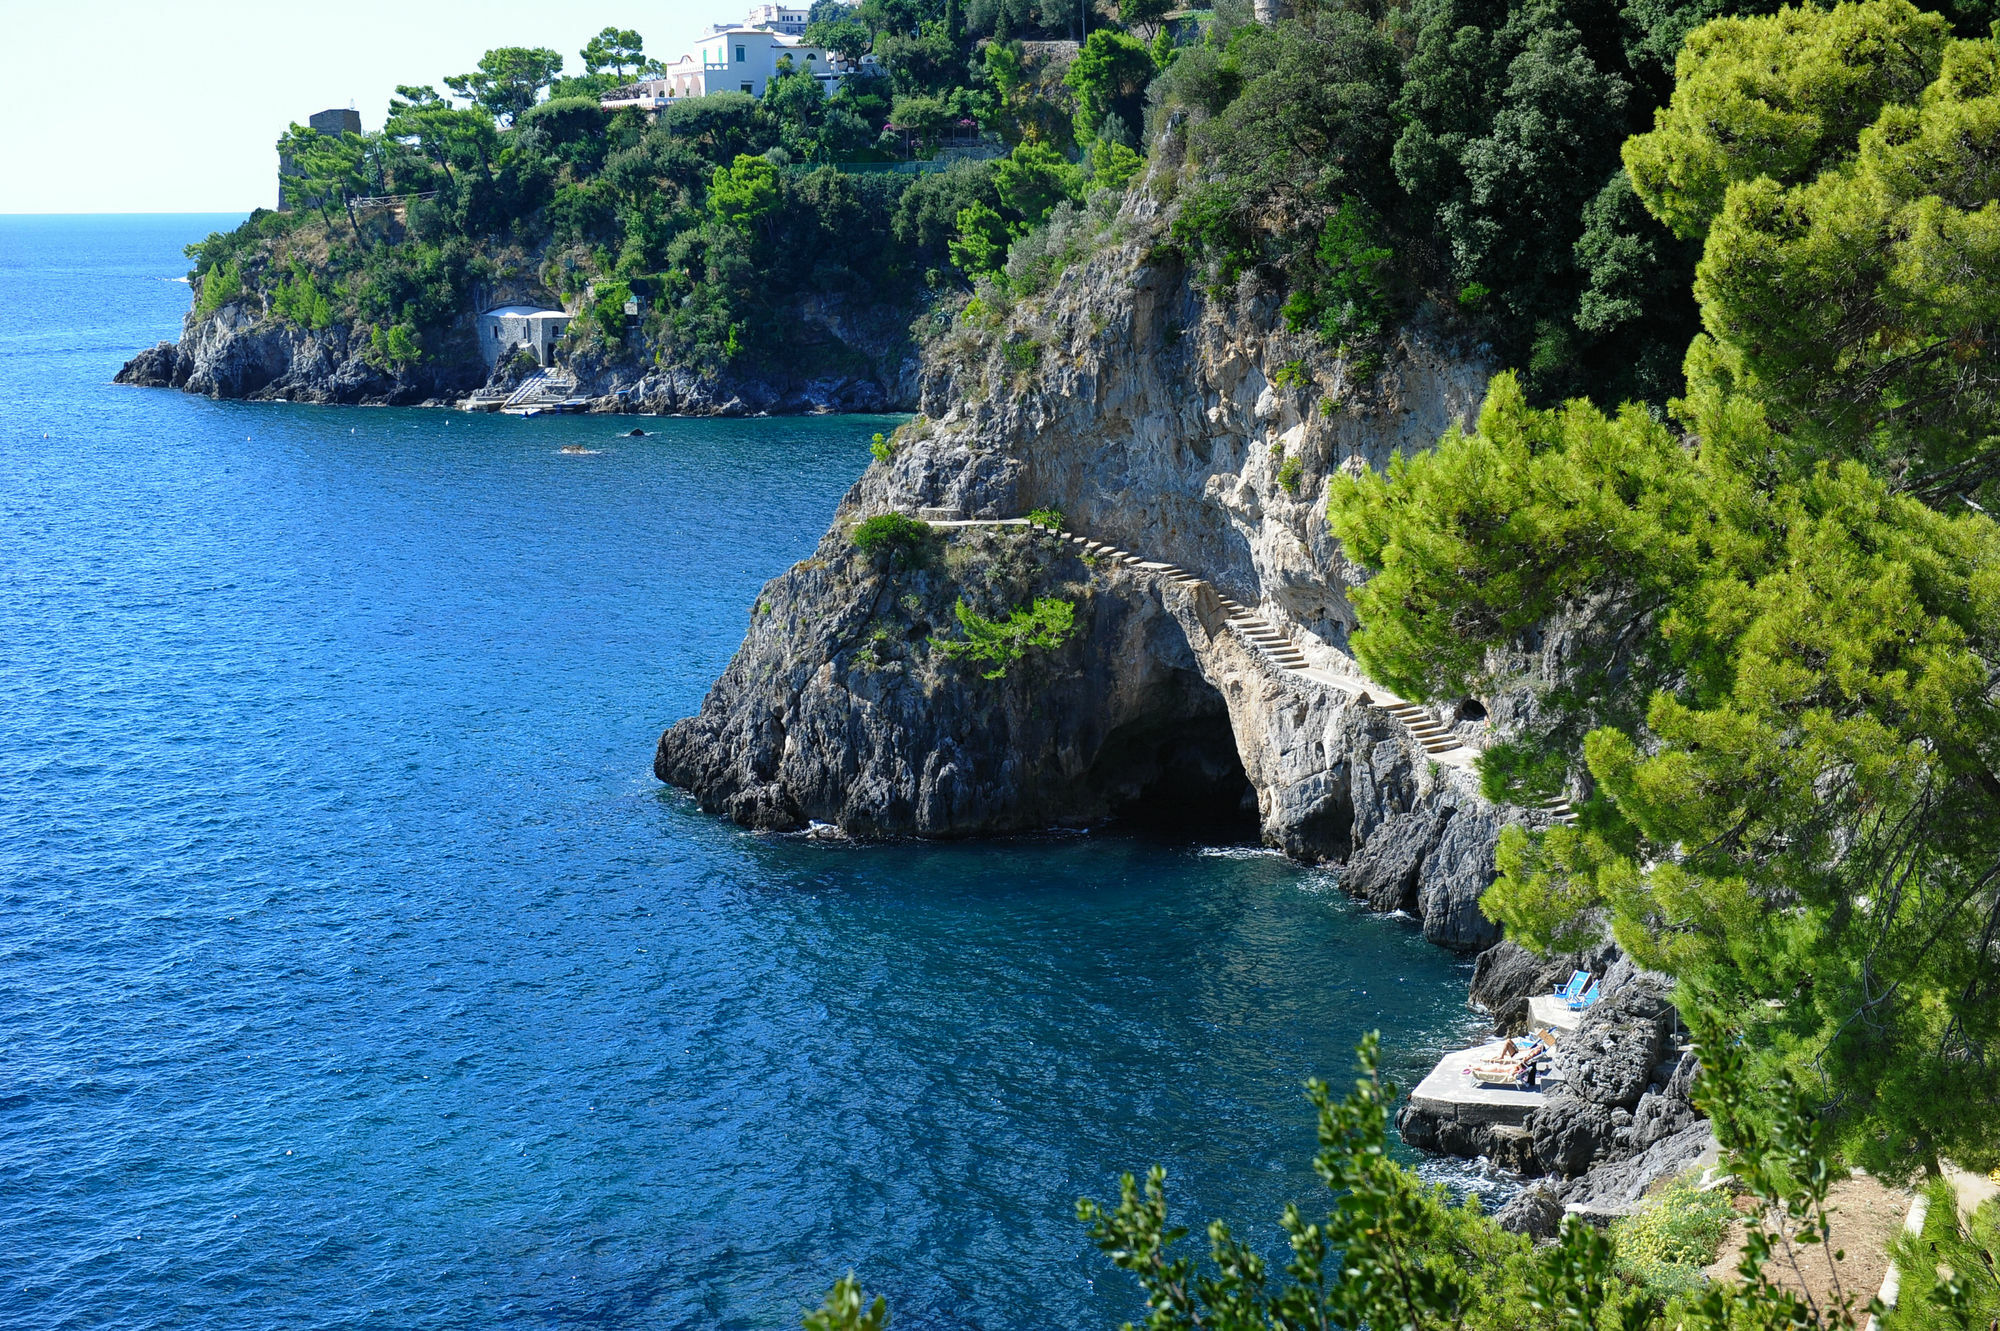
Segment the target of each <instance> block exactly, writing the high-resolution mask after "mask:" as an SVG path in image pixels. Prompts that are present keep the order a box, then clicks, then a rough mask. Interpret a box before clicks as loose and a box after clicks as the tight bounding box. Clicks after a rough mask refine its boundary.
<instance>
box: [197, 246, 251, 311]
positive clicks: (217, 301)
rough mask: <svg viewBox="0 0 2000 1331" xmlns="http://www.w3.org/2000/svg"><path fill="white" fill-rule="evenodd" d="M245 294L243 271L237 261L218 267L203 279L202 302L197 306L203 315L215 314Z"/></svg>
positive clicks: (207, 273) (203, 276) (209, 271)
mask: <svg viewBox="0 0 2000 1331" xmlns="http://www.w3.org/2000/svg"><path fill="white" fill-rule="evenodd" d="M242 294H243V269H242V267H241V265H239V264H238V263H237V262H236V260H234V259H231V260H229V261H228V262H227V263H223V264H218V265H217V266H215V267H213V268H211V269H209V270H208V272H206V273H204V274H203V275H202V278H201V301H200V302H199V303H198V304H197V305H196V306H195V308H196V309H198V310H200V311H201V313H202V314H203V315H210V314H214V313H215V312H216V311H217V310H219V309H221V308H222V307H223V306H224V305H227V304H228V303H229V302H230V301H232V300H235V299H236V298H237V297H238V296H240V295H242Z"/></svg>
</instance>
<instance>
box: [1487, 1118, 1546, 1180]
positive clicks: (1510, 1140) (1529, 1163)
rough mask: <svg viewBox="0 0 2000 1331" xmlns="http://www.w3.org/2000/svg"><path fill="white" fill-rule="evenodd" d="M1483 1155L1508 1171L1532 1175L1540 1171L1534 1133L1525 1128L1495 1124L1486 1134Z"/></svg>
mask: <svg viewBox="0 0 2000 1331" xmlns="http://www.w3.org/2000/svg"><path fill="white" fill-rule="evenodd" d="M1485 1155H1486V1158H1487V1159H1489V1160H1491V1161H1492V1162H1493V1163H1494V1164H1496V1165H1498V1166H1499V1167H1500V1168H1502V1169H1504V1170H1507V1171H1508V1172H1509V1173H1514V1174H1521V1175H1525V1176H1528V1177H1532V1176H1534V1175H1536V1174H1539V1173H1541V1172H1542V1167H1541V1165H1540V1164H1539V1163H1538V1162H1537V1161H1536V1159H1535V1134H1534V1133H1532V1132H1529V1131H1528V1130H1527V1129H1526V1128H1510V1127H1508V1126H1506V1125H1505V1124H1496V1125H1495V1126H1494V1127H1493V1128H1492V1129H1491V1130H1490V1131H1488V1133H1487V1134H1486V1151H1485Z"/></svg>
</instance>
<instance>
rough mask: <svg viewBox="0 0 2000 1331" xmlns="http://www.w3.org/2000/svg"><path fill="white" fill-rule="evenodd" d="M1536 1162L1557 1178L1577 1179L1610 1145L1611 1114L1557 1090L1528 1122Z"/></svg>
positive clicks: (1577, 1097)
mask: <svg viewBox="0 0 2000 1331" xmlns="http://www.w3.org/2000/svg"><path fill="white" fill-rule="evenodd" d="M1528 1131H1529V1132H1530V1133H1532V1134H1533V1136H1534V1141H1535V1163H1537V1164H1539V1165H1540V1166H1541V1167H1542V1169H1543V1170H1544V1171H1545V1172H1547V1173H1550V1174H1554V1175H1555V1176H1556V1177H1558V1178H1565V1179H1568V1178H1575V1177H1576V1176H1577V1175H1579V1174H1581V1173H1583V1172H1584V1171H1585V1170H1587V1169H1589V1168H1590V1166H1591V1164H1592V1162H1593V1161H1595V1160H1596V1159H1597V1158H1598V1156H1600V1155H1601V1154H1603V1153H1604V1152H1605V1151H1607V1150H1608V1149H1609V1148H1610V1146H1611V1131H1612V1124H1611V1111H1610V1109H1608V1108H1606V1107H1605V1106H1604V1105H1601V1104H1597V1103H1595V1102H1593V1101H1590V1100H1586V1099H1583V1098H1582V1097H1580V1096H1578V1095H1575V1094H1574V1093H1572V1092H1570V1091H1568V1090H1566V1089H1561V1088H1558V1089H1557V1090H1555V1091H1553V1092H1551V1093H1550V1095H1549V1097H1548V1100H1547V1102H1546V1103H1545V1104H1544V1105H1543V1106H1542V1107H1541V1108H1540V1109H1537V1110H1536V1111H1535V1112H1534V1114H1533V1115H1532V1116H1531V1117H1530V1118H1529V1119H1528Z"/></svg>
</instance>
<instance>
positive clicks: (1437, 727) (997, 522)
mask: <svg viewBox="0 0 2000 1331" xmlns="http://www.w3.org/2000/svg"><path fill="white" fill-rule="evenodd" d="M947 511H948V510H945V511H940V510H938V509H923V510H919V512H918V514H917V516H918V517H919V518H921V519H922V520H924V521H926V522H928V523H930V524H931V525H932V526H934V527H1026V526H1030V525H1033V524H1030V523H1029V521H1028V520H1027V519H1026V518H959V517H947V516H945V515H944V513H945V512H947ZM1043 530H1044V531H1048V532H1051V533H1052V534H1054V535H1055V537H1056V538H1057V539H1059V540H1062V541H1066V542H1068V543H1069V544H1071V545H1074V546H1076V547H1077V548H1078V549H1079V550H1080V551H1081V552H1082V553H1084V554H1086V555H1090V556H1092V557H1094V558H1098V559H1115V560H1117V561H1118V562H1119V563H1121V564H1124V565H1126V566H1127V567H1129V568H1132V569H1136V570H1137V571H1139V572H1141V573H1151V574H1155V575H1157V576H1159V577H1163V578H1166V579H1167V580H1168V581H1170V582H1175V583H1178V584H1180V585H1181V586H1183V587H1187V588H1190V589H1192V588H1196V587H1200V586H1203V585H1204V584H1206V583H1207V580H1206V579H1205V578H1202V577H1200V576H1198V575H1196V574H1194V573H1190V572H1189V571H1188V570H1186V569H1184V568H1182V567H1181V566H1180V565H1179V564H1169V563H1165V562H1164V561H1161V560H1152V559H1142V558H1140V557H1139V556H1138V555H1135V554H1133V553H1132V552H1131V551H1129V550H1122V549H1120V548H1119V547H1117V546H1115V545H1110V544H1107V543H1106V542H1103V541H1095V540H1092V539H1091V538H1089V537H1087V536H1080V535H1078V534H1077V533H1075V532H1072V531H1062V530H1059V529H1057V528H1053V527H1044V528H1043ZM1208 585H1209V586H1210V589H1211V590H1213V591H1215V599H1216V601H1217V602H1218V603H1219V604H1220V605H1221V606H1222V609H1223V611H1224V613H1225V614H1226V615H1227V620H1226V622H1227V624H1228V626H1229V629H1230V631H1231V632H1232V633H1234V634H1235V635H1236V636H1237V637H1239V638H1241V639H1242V640H1243V641H1244V642H1245V643H1247V644H1248V645H1249V646H1250V648H1251V649H1252V650H1253V651H1255V652H1256V653H1257V654H1258V655H1260V656H1262V657H1263V658H1264V659H1265V660H1267V661H1269V662H1270V663H1271V664H1272V665H1273V666H1275V667H1276V668H1277V669H1278V670H1279V671H1280V672H1281V673H1284V674H1291V675H1297V676H1299V677H1300V678H1303V679H1307V680H1310V681H1312V682H1313V683H1315V684H1323V685H1327V686H1330V687H1332V688H1337V689H1342V690H1345V691H1346V692H1348V693H1352V694H1355V695H1357V696H1359V697H1362V698H1365V699H1366V700H1367V701H1369V702H1371V703H1373V704H1374V705H1376V706H1377V707H1380V708H1381V709H1382V710H1383V711H1385V712H1387V713H1388V714H1389V715H1390V716H1392V717H1394V718H1395V719H1396V721H1397V722H1398V723H1399V724H1400V725H1401V726H1402V727H1403V729H1405V730H1406V731H1408V732H1409V734H1410V738H1412V739H1414V740H1415V741H1416V742H1417V743H1418V744H1419V745H1421V746H1422V747H1423V750H1424V752H1425V753H1426V754H1428V755H1429V756H1430V757H1431V758H1433V759H1435V760H1436V761H1438V762H1441V763H1445V764H1448V765H1450V766H1454V767H1465V768H1470V767H1471V766H1472V764H1473V760H1474V759H1475V758H1477V757H1478V753H1477V751H1476V750H1474V749H1471V748H1469V747H1468V746H1467V745H1466V744H1465V743H1464V742H1463V741H1462V740H1460V739H1459V738H1458V736H1456V735H1454V734H1452V733H1451V731H1449V730H1447V729H1446V728H1445V726H1444V724H1443V723H1442V722H1440V721H1439V720H1438V719H1437V717H1436V716H1434V715H1432V713H1431V711H1430V709H1428V708H1426V707H1422V706H1419V705H1418V704H1416V703H1413V702H1409V701H1407V700H1405V699H1402V698H1398V697H1397V696H1396V695H1395V694H1393V693H1391V692H1389V690H1387V689H1385V688H1383V687H1382V686H1381V685H1380V684H1377V683H1376V682H1375V681H1374V680H1372V679H1368V678H1367V677H1365V676H1362V675H1351V676H1343V675H1338V674H1335V673H1334V672H1332V671H1329V670H1322V669H1318V668H1315V667H1314V666H1313V665H1312V663H1311V662H1310V661H1309V660H1307V658H1306V655H1305V653H1304V652H1303V651H1302V650H1300V648H1299V645H1298V644H1297V643H1295V642H1293V641H1292V639H1291V636H1290V635H1289V634H1287V633H1286V632H1285V630H1284V628H1283V626H1282V625H1279V624H1274V623H1272V622H1271V621H1270V620H1268V619H1266V618H1264V617H1263V616H1262V615H1260V614H1258V613H1257V612H1256V611H1254V610H1252V609H1250V608H1249V607H1248V606H1245V605H1244V604H1242V603H1241V602H1239V601H1236V600H1232V599H1231V598H1230V597H1228V596H1225V595H1223V594H1222V592H1221V591H1220V590H1219V589H1216V588H1214V586H1213V584H1208ZM1539 812H1541V813H1542V814H1544V815H1546V816H1547V817H1548V819H1549V821H1551V822H1554V823H1562V824H1565V825H1568V826H1574V825H1575V823H1576V811H1575V810H1574V809H1573V808H1571V807H1570V802H1569V800H1568V798H1567V797H1558V798H1556V799H1552V800H1545V801H1543V803H1542V804H1541V805H1540V807H1539Z"/></svg>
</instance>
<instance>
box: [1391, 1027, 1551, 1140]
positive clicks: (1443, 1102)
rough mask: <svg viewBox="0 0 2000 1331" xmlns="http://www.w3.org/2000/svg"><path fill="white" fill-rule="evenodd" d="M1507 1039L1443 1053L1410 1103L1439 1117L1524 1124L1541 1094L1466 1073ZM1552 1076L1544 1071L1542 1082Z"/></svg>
mask: <svg viewBox="0 0 2000 1331" xmlns="http://www.w3.org/2000/svg"><path fill="white" fill-rule="evenodd" d="M1506 1044H1507V1042H1506V1040H1504V1039H1501V1040H1492V1041H1489V1042H1488V1043H1486V1044H1482V1045H1474V1046H1473V1047H1472V1048H1470V1049H1457V1050H1453V1051H1452V1052H1451V1053H1449V1054H1446V1055H1445V1056H1444V1057H1443V1058H1442V1059H1441V1060H1439V1062H1438V1065H1437V1066H1436V1067H1435V1068H1433V1069H1431V1073H1430V1075H1429V1076H1428V1077H1425V1078H1424V1079H1423V1080H1422V1081H1420V1082H1418V1083H1417V1088H1416V1089H1415V1090H1414V1091H1411V1092H1410V1103H1411V1104H1412V1105H1415V1106H1416V1107H1417V1108H1419V1109H1426V1110H1430V1111H1432V1112H1433V1113H1436V1114H1439V1115H1440V1116H1442V1117H1446V1118H1453V1119H1456V1120H1458V1121H1459V1122H1460V1123H1492V1124H1499V1125H1501V1126H1504V1127H1510V1128H1519V1127H1525V1126H1526V1125H1527V1122H1528V1115H1530V1114H1532V1113H1534V1112H1535V1111H1536V1110H1537V1109H1540V1108H1541V1107H1542V1103H1543V1100H1544V1098H1545V1097H1544V1096H1543V1094H1542V1092H1540V1091H1510V1090H1505V1089H1503V1088H1501V1087H1497V1086H1482V1085H1480V1084H1479V1083H1478V1082H1476V1081H1474V1080H1473V1079H1472V1078H1471V1077H1469V1076H1467V1075H1466V1073H1465V1069H1466V1067H1467V1066H1468V1065H1469V1064H1471V1063H1474V1062H1476V1061H1478V1060H1480V1059H1484V1058H1497V1057H1499V1055H1500V1051H1501V1050H1502V1049H1503V1048H1505V1047H1506ZM1551 1080H1560V1079H1559V1078H1552V1077H1551V1075H1550V1074H1549V1073H1547V1072H1544V1073H1543V1077H1542V1084H1543V1085H1544V1086H1546V1085H1548V1084H1549V1083H1550V1081H1551Z"/></svg>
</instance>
